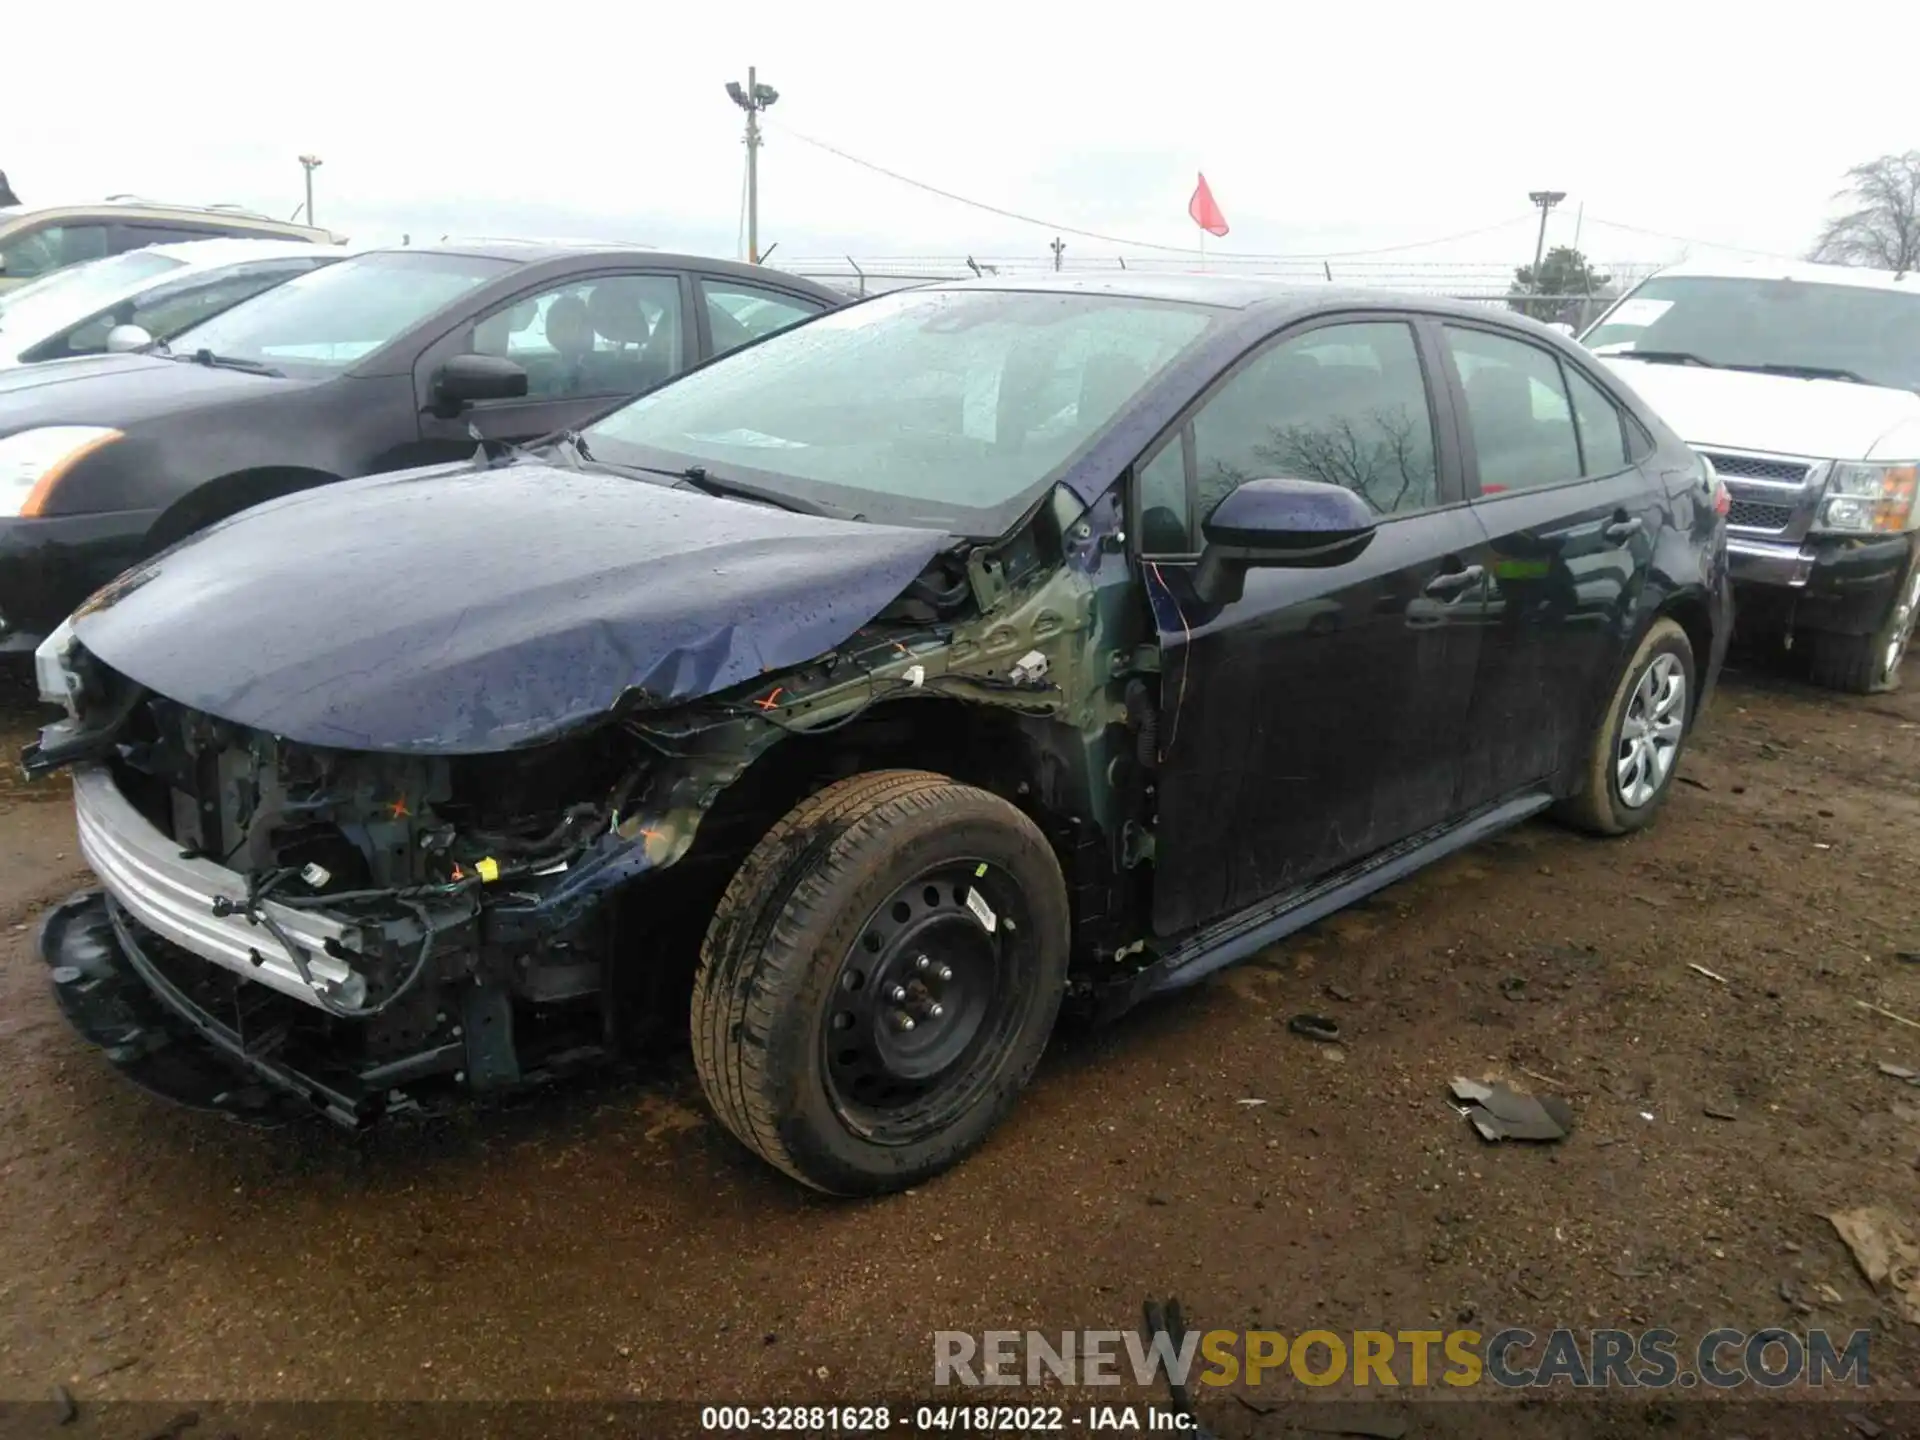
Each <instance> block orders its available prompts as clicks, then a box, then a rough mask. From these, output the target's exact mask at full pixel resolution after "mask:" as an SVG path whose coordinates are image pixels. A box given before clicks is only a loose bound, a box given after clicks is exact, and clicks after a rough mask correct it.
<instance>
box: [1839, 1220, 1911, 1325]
mask: <svg viewBox="0 0 1920 1440" xmlns="http://www.w3.org/2000/svg"><path fill="white" fill-rule="evenodd" d="M1827 1223H1829V1224H1830V1225H1832V1226H1833V1228H1834V1229H1835V1230H1837V1231H1838V1232H1839V1234H1840V1238H1841V1239H1842V1240H1844V1241H1846V1242H1847V1249H1849V1250H1851V1251H1852V1252H1853V1263H1854V1264H1855V1265H1858V1266H1859V1267H1860V1273H1861V1274H1862V1275H1864V1276H1865V1277H1866V1279H1867V1283H1868V1284H1869V1285H1871V1286H1872V1287H1873V1288H1874V1291H1875V1293H1876V1294H1880V1295H1884V1296H1885V1297H1886V1298H1887V1299H1889V1300H1890V1301H1892V1302H1893V1308H1894V1311H1895V1313H1897V1314H1898V1315H1899V1316H1900V1318H1901V1319H1902V1320H1905V1321H1906V1322H1907V1323H1908V1324H1911V1325H1920V1240H1917V1239H1916V1238H1915V1237H1914V1232H1913V1229H1912V1227H1911V1226H1910V1225H1909V1224H1908V1222H1907V1221H1905V1220H1902V1219H1901V1218H1900V1217H1899V1216H1897V1215H1895V1214H1894V1213H1893V1212H1892V1211H1891V1210H1888V1209H1886V1208H1885V1207H1883V1206H1879V1205H1862V1206H1859V1207H1858V1208H1856V1209H1853V1210H1843V1211H1840V1212H1839V1213H1837V1214H1833V1215H1829V1216H1827Z"/></svg>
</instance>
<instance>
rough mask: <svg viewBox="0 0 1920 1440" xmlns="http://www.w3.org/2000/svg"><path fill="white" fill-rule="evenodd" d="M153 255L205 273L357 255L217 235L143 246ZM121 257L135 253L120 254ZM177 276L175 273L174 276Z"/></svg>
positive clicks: (322, 247)
mask: <svg viewBox="0 0 1920 1440" xmlns="http://www.w3.org/2000/svg"><path fill="white" fill-rule="evenodd" d="M141 249H144V250H151V251H152V252H153V253H154V254H155V255H164V256H166V257H167V258H168V259H169V260H178V261H179V262H180V263H181V264H183V265H187V266H191V267H192V268H194V269H204V268H206V267H208V266H213V265H239V264H243V263H244V262H246V261H248V260H304V259H306V258H308V257H309V256H311V255H312V254H313V253H314V252H315V251H316V250H319V251H322V252H325V251H332V250H339V251H340V255H341V257H342V258H344V257H345V256H347V255H353V254H358V253H359V252H358V251H357V250H353V249H349V248H347V247H345V246H333V245H315V244H314V243H313V242H312V241H311V240H273V239H268V238H267V237H265V236H261V237H258V238H255V237H253V236H248V235H217V236H214V237H212V238H210V239H206V240H170V241H168V242H167V243H166V244H164V245H144V246H142V247H141ZM121 253H123V254H128V253H134V254H137V253H138V252H137V251H133V252H128V251H123V252H121ZM176 273H177V272H176Z"/></svg>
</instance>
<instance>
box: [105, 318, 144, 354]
mask: <svg viewBox="0 0 1920 1440" xmlns="http://www.w3.org/2000/svg"><path fill="white" fill-rule="evenodd" d="M152 343H153V336H151V335H149V334H148V333H147V332H146V331H145V330H143V329H142V328H141V327H140V326H138V325H116V326H114V327H113V328H112V329H111V330H109V331H107V353H108V354H109V355H130V354H132V353H133V352H134V351H135V350H144V349H146V348H147V346H149V345H151V344H152Z"/></svg>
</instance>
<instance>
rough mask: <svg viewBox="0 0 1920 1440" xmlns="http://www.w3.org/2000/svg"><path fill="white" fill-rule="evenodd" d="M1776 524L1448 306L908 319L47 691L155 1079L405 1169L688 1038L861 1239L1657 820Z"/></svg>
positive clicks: (1513, 338) (1058, 305) (693, 381)
mask: <svg viewBox="0 0 1920 1440" xmlns="http://www.w3.org/2000/svg"><path fill="white" fill-rule="evenodd" d="M1726 510H1727V497H1726V493H1725V491H1724V489H1723V487H1722V486H1721V485H1720V483H1719V481H1718V479H1717V477H1716V476H1715V474H1714V473H1713V470H1712V468H1711V466H1710V465H1709V464H1708V463H1707V462H1705V461H1704V460H1702V459H1701V458H1700V457H1698V456H1696V455H1695V454H1694V453H1693V452H1692V451H1690V450H1689V449H1688V448H1687V447H1686V446H1685V445H1684V444H1682V443H1681V442H1680V441H1679V440H1678V439H1677V438H1676V437H1675V436H1674V435H1673V433H1672V432H1671V431H1670V430H1669V429H1667V427H1666V426H1664V425H1663V424H1662V423H1661V422H1660V421H1659V419H1658V418H1657V417H1656V416H1654V415H1653V414H1652V413H1651V412H1649V411H1648V410H1647V409H1646V407H1645V406H1644V405H1643V404H1642V403H1641V402H1640V401H1639V400H1638V399H1637V398H1636V397H1635V396H1634V395H1633V394H1632V393H1631V392H1629V391H1628V390H1626V389H1625V388H1623V386H1622V384H1621V382H1620V381H1619V380H1618V379H1617V378H1615V377H1613V376H1612V375H1610V374H1609V373H1608V372H1607V371H1606V370H1605V369H1603V368H1601V367H1599V366H1597V365H1595V364H1594V363H1593V362H1592V361H1591V359H1590V358H1589V357H1588V356H1586V355H1585V353H1584V352H1582V351H1581V350H1579V349H1578V348H1577V347H1576V346H1573V345H1571V344H1569V343H1567V342H1565V341H1563V340H1562V339H1561V338H1560V337H1558V336H1557V335H1555V334H1553V333H1551V332H1549V331H1547V330H1546V329H1544V328H1543V327H1540V326H1537V325H1534V324H1532V323H1531V322H1528V321H1525V320H1523V319H1520V318H1518V317H1515V316H1511V315H1506V314H1496V313H1492V312H1488V311H1484V310H1480V309H1471V308H1467V307H1464V306H1458V305H1452V304H1449V303H1446V302H1443V301H1439V300H1434V299H1430V298H1424V297H1418V298H1416V297H1398V296H1392V295H1386V294H1381V293H1377V292H1342V291H1338V290H1334V289H1331V288H1318V287H1316V288H1314V289H1311V290H1305V289H1287V288H1282V287H1278V286H1274V285H1271V284H1268V283H1265V282H1259V281H1250V280H1240V279H1225V278H1210V277H1191V276H1182V277H1174V276H1161V277H1155V276H1142V275H1137V274H1136V275H1126V276H1119V277H1113V278H1110V279H1101V280H1097V281H1096V280H1086V281H1074V280H1070V279H1054V280H1051V281H1046V282H1034V283H1025V282H1010V281H989V282H970V283H966V284H958V285H952V286H945V287H935V288H928V289H922V290H916V291H910V292H904V293H899V294H894V295H889V296H885V297H882V298H879V299H876V300H873V301H871V302H868V303H865V304H862V305H858V306H854V307H850V308H848V309H846V310H844V311H840V312H836V313H832V314H828V315H826V316H823V317H821V318H819V319H817V320H814V321H812V322H810V323H808V324H806V325H803V326H800V327H797V328H795V329H792V330H789V331H786V332H783V333H779V334H776V335H773V336H770V337H768V338H766V339H764V340H762V341H760V342H758V343H755V344H753V345H750V346H748V347H745V348H743V349H740V350H737V351H735V352H733V353H731V354H729V355H726V356H724V357H722V358H720V359H717V360H714V361H712V362H710V363H708V364H706V365H704V366H701V367H699V368H698V369H696V370H694V371H692V372H690V373H688V374H686V375H684V376H683V377H681V378H679V379H677V380H675V381H673V382H671V383H669V384H667V385H666V386H664V387H663V388H661V389H659V390H657V391H655V392H653V393H651V394H649V395H647V396H645V397H644V398H642V399H640V400H638V401H635V402H633V403H631V404H629V405H626V406H625V407H623V408H621V409H618V410H615V411H613V412H611V413H610V414H607V415H605V416H604V417H603V418H602V419H600V420H599V421H598V422H597V423H594V424H592V425H590V426H588V427H586V428H585V429H584V430H582V431H580V432H578V433H572V432H569V433H566V434H563V435H558V436H554V437H551V438H550V439H549V440H548V441H547V442H545V443H541V444H536V445H534V446H530V447H527V448H526V449H501V448H499V447H492V448H488V447H483V448H482V450H481V452H480V453H478V454H476V455H475V456H474V458H473V459H472V460H471V461H470V462H466V463H461V464H456V465H441V466H436V467H434V468H431V469H424V470H414V471H409V472H403V473H399V474H391V475H383V476H375V477H370V478H367V479H363V480H358V481H351V482H347V483H345V484H339V485H332V486H328V487H326V488H325V489H324V490H316V491H312V492H307V493H299V494H294V495H291V496H287V497H285V498H282V499H279V500H275V501H272V502H270V503H268V504H265V505H262V506H260V507H259V508H257V509H254V510H251V511H248V512H245V513H243V514H241V515H239V516H236V517H234V518H232V519H229V520H226V521H224V522H222V523H220V524H217V525H215V526H213V527H212V528H210V529H208V530H206V531H204V532H202V533H201V534H199V535H196V536H194V537H192V538H191V539H188V540H186V541H183V542H182V543H180V544H178V545H176V546H175V547H174V548H172V549H171V550H169V551H167V552H165V553H163V554H161V555H160V556H158V557H157V558H155V559H153V560H152V561H150V562H149V563H147V564H145V565H143V566H141V567H140V568H138V569H136V570H133V571H130V572H128V573H127V574H125V575H123V576H121V577H119V578H118V579H117V580H115V581H114V582H113V583H111V584H110V585H108V586H107V587H106V588H105V589H103V590H102V591H100V592H99V593H97V594H96V595H94V596H93V597H92V598H91V599H90V600H88V601H87V603H86V604H85V605H84V606H82V607H81V609H80V610H79V611H78V612H76V613H75V614H74V615H73V616H72V617H71V619H70V620H69V621H68V622H67V623H66V624H64V625H62V626H61V627H60V628H59V630H58V631H57V632H56V633H55V634H53V635H52V636H50V637H49V638H48V640H47V642H46V643H45V644H44V645H43V646H42V647H41V650H40V652H39V654H38V657H37V665H38V670H39V676H40V686H41V689H42V693H43V694H44V695H45V696H46V697H47V698H48V699H50V700H52V701H54V702H56V703H58V704H60V705H62V706H64V707H65V710H66V717H65V718H64V719H62V720H60V721H59V722H58V723H55V724H52V725H50V726H49V727H48V728H47V729H46V730H45V731H44V732H43V733H42V735H41V737H40V739H39V742H38V743H37V744H36V745H35V746H33V747H32V748H31V749H30V750H29V751H28V753H27V757H26V763H27V765H28V768H29V769H30V770H31V771H34V772H36V773H44V772H47V771H50V770H53V769H56V768H60V767H69V768H70V769H71V771H72V778H73V788H74V797H75V805H76V809H77V813H78V823H79V831H80V838H81V844H82V846H83V848H84V851H85V855H86V858H87V860H88V862H89V863H90V865H91V866H92V868H93V870H94V872H95V874H96V875H97V876H98V878H99V882H100V888H99V889H97V890H94V891H90V892H87V893H84V894H81V895H78V896H75V897H74V898H73V899H72V900H70V901H68V902H66V903H65V904H63V905H61V906H59V907H57V908H55V909H54V910H53V911H51V912H50V913H49V914H48V915H47V916H46V918H45V920H44V922H43V925H42V929H41V949H42V953H43V954H44V956H45V959H46V961H47V963H48V965H49V966H50V967H51V974H52V980H53V987H54V991H55V994H56V995H57V997H58V999H59V1002H60V1005H61V1007H62V1009H63V1010H64V1012H65V1013H66V1015H67V1016H68V1018H69V1019H70V1020H71V1022H72V1023H73V1024H74V1025H75V1026H76V1028H77V1029H78V1030H79V1031H80V1032H81V1033H82V1034H83V1035H85V1036H86V1037H87V1038H89V1039H90V1040H92V1041H94V1042H95V1043H96V1044H98V1045H99V1046H100V1047H101V1048H102V1049H104V1051H105V1052H106V1054H107V1056H108V1057H109V1058H110V1059H111V1060H112V1061H113V1062H114V1063H115V1064H116V1065H118V1066H119V1067H120V1068H121V1069H122V1070H124V1071H125V1072H126V1073H127V1074H128V1075H129V1076H130V1077H131V1078H133V1079H134V1080H135V1081H137V1082H139V1083H141V1084H143V1085H145V1086H147V1087H148V1088H150V1089H152V1090H155V1091H158V1092H160V1093H162V1094H165V1095H168V1096H171V1097H173V1098H175V1099H179V1100H183V1101H186V1102H188V1103H192V1104H197V1105H203V1106H208V1107H212V1108H216V1109H221V1110H225V1111H229V1112H232V1113H236V1114H241V1115H255V1114H267V1113H274V1112H276V1111H277V1110H279V1109H280V1108H282V1107H283V1106H285V1105H286V1104H288V1103H295V1104H298V1105H300V1106H304V1107H308V1108H311V1109H313V1110H317V1111H319V1112H321V1113H323V1114H325V1115H327V1116H329V1117H331V1118H333V1119H334V1120H337V1121H339V1122H341V1123H343V1124H346V1125H350V1126H358V1125H362V1124H365V1123H368V1122H370V1121H372V1120H375V1119H377V1118H378V1117H380V1116H381V1115H383V1114H387V1113H393V1112H406V1111H418V1110H421V1109H432V1108H436V1107H438V1106H440V1105H443V1104H445V1103H447V1102H449V1101H451V1100H456V1099H458V1098H459V1097H461V1096H463V1095H468V1094H473V1093H480V1094H486V1093H498V1092H502V1091H507V1090H511V1089H514V1088H517V1087H522V1086H526V1085H529V1084H532V1083H536V1082H539V1081H542V1080H547V1079H551V1078H553V1077H555V1076H559V1075H563V1074H566V1073H568V1072H570V1071H576V1070H578V1069H580V1068H582V1067H585V1066H591V1065H598V1064H604V1063H605V1062H607V1061H609V1060H615V1059H618V1058H619V1057H621V1056H623V1055H633V1054H636V1053H643V1052H645V1051H647V1050H649V1049H650V1048H658V1047H663V1046H669V1047H670V1046H672V1045H674V1044H676V1043H683V1042H684V1040H685V1038H686V1037H688V1036H689V1035H690V1038H691V1046H692V1052H693V1057H694V1061H695V1065H696V1067H697V1069H698V1072H699V1076H700V1079H701V1082H702V1084H703V1086H704V1088H705V1091H706V1094H707V1096H708V1098H709V1100H710V1102H711V1104H712V1107H713V1109H714V1111H715V1113H716V1114H717V1115H718V1117H719V1118H720V1120H721V1121H722V1122H723V1123H724V1124H725V1125H726V1127H727V1128H728V1129H729V1130H730V1131H731V1132H732V1133H733V1134H734V1135H735V1136H737V1137H738V1138H739V1139H740V1141H741V1142H743V1143H744V1144H745V1145H746V1146H747V1147H748V1148H750V1149H751V1150H753V1151H755V1152H757V1153H758V1154H759V1155H760V1156H762V1157H764V1158H765V1159H766V1160H767V1161H769V1162H771V1163H772V1164H773V1165H775V1166H778V1167H779V1168H780V1169H782V1170H784V1171H785V1172H787V1173H788V1174H789V1175H791V1176H793V1177H795V1178H796V1179H798V1180H800V1181H802V1182H804V1183H806V1184H808V1185H811V1186H814V1187H816V1188H818V1189H820V1190H824V1191H828V1192H831V1193H836V1194H870V1193H875V1192H880V1191H885V1190H890V1189H896V1188H900V1187H904V1186H908V1185H912V1184H914V1183H916V1182H918V1181H920V1180H922V1179H924V1178H926V1177H927V1176H929V1175H931V1174H934V1173H936V1172H938V1171H940V1170H941V1169H943V1168H945V1167H946V1166H948V1165H950V1164H952V1163H954V1162H955V1161H956V1160H957V1159H959V1158H960V1157H961V1156H963V1155H965V1154H966V1153H967V1152H969V1151H970V1150H972V1149H973V1148H974V1147H976V1146H977V1145H979V1144H980V1143H981V1142H982V1140H983V1139H984V1138H985V1137H986V1136H987V1134H988V1133H989V1131H990V1130H991V1129H992V1128H993V1126H994V1125H995V1124H996V1123H997V1122H998V1121H999V1120H1000V1119H1001V1117H1002V1116H1004V1115H1005V1114H1006V1112H1007V1110H1008V1109H1009V1108H1010V1106H1011V1105H1012V1104H1013V1103H1014V1100H1015V1097H1016V1096H1017V1094H1018V1092H1019V1091H1020V1089H1021V1088H1022V1086H1023V1085H1024V1084H1025V1083H1026V1082H1027V1080H1028V1078H1029V1077H1030V1076H1031V1075H1032V1073H1033V1070H1034V1067H1035V1065H1036V1064H1037V1063H1038V1061H1039V1059H1040V1056H1041V1053H1042V1051H1043V1050H1044V1048H1045V1047H1046V1044H1047V1041H1048V1038H1049V1035H1050V1034H1051V1032H1052V1031H1053V1029H1054V1026H1055V1023H1056V1020H1057V1019H1058V1018H1059V1016H1060V1015H1061V1013H1062V1011H1063V1009H1071V1010H1074V1011H1079V1012H1084V1013H1087V1014H1090V1015H1095V1016H1099V1015H1110V1014H1112V1013H1115V1012H1117V1011H1119V1010H1122V1009H1125V1008H1126V1007H1128V1006H1129V1005H1132V1004H1134V1003H1135V1002H1137V1001H1139V1000H1141V999H1143V998H1145V997H1147V996H1149V995H1151V994H1153V993H1155V992H1157V991H1162V990H1167V989H1171V988H1174V987H1176V986H1180V985H1184V984H1189V983H1191V982H1193V981H1194V980H1197V979H1199V978H1200V977H1202V976H1204V975H1207V974H1209V973H1210V972H1212V971H1214V970H1216V969H1218V968H1219V967H1221V966H1223V965H1226V964H1229V963H1232V962H1233V961H1236V960H1239V959H1242V958H1245V957H1247V956H1250V955H1252V954H1254V953H1255V952H1256V951H1258V950H1260V949H1261V948H1262V947H1264V946H1266V945H1269V944H1271V943H1272V942H1273V941H1275V940H1277V939H1279V938H1281V937H1282V936H1285V935H1286V934H1288V933H1290V932H1291V931H1294V930H1297V929H1299V928H1300V927H1301V926H1304V925H1307V924H1310V923H1311V922H1313V921H1314V920H1316V919H1318V918H1320V917H1322V916H1324V915H1326V914H1328V913H1329V912H1331V911H1333V910H1335V909H1337V908H1338V907H1340V906H1342V905H1345V904H1347V903H1349V902H1351V901H1353V900H1355V899H1358V898H1360V897H1361V896H1364V895H1366V894H1367V893H1369V892H1371V891H1374V890H1377V889H1379V888H1380V887H1382V886H1384V885H1387V884H1389V883H1391V882H1392V881H1394V880H1396V879H1398V878H1400V877H1402V876H1405V875H1406V874H1408V873H1409V872H1411V871H1413V870H1414V869H1416V868H1418V867H1420V866H1422V865H1425V864H1427V863H1429V862H1431V861H1433V860H1435V859H1437V858H1439V857H1441V856H1443V855H1446V854H1448V853H1449V852H1452V851H1454V850H1457V849H1459V848H1461V847H1462V846H1465V845H1468V844H1471V843H1473V842H1474V841H1476V840H1479V839H1482V838H1484V837H1486V836H1488V835H1490V834H1492V833H1494V832H1495V831H1497V830H1499V829H1501V828H1503V827H1505V826H1509V825H1512V824H1515V823H1517V822H1519V821H1521V820H1523V819H1525V818H1527V817H1529V816H1532V815H1535V814H1538V813H1540V812H1542V811H1547V810H1552V811H1554V812H1555V813H1557V814H1558V815H1560V816H1561V817H1563V818H1565V819H1567V820H1568V821H1570V822H1571V823H1573V824H1575V825H1578V826H1580V827H1582V828H1584V829H1587V830H1589V831H1591V832H1594V833H1597V834H1603V835H1617V834H1620V833H1623V832H1627V831H1632V830H1636V829H1638V828H1640V827H1641V826H1644V825H1646V824H1647V823H1648V822H1649V821H1650V820H1651V819H1652V818H1653V816H1654V815H1655V813H1656V812H1657V811H1658V810H1659V808H1660V806H1661V804H1662V802H1663V801H1664V799H1665V798H1666V796H1667V793H1668V791H1669V789H1670V788H1671V785H1672V783H1673V777H1674V773H1675V766H1676V763H1677V761H1678V759H1679V756H1680V753H1681V751H1682V748H1683V746H1684V744H1685V742H1686V737H1687V734H1688V731H1689V728H1690V727H1691V725H1692V724H1693V722H1694V720H1695V718H1696V717H1697V716H1698V714H1699V712H1700V709H1701V706H1702V705H1703V704H1704V702H1705V700H1706V698H1707V695H1708V693H1709V692H1710V690H1711V688H1712V686H1713V684H1714V680H1715V676H1716V674H1717V672H1718V670H1719V666H1720V663H1721V659H1722V656H1723V654H1724V651H1725V647H1726V642H1727V637H1728V633H1729V624H1730V615H1729V608H1728V606H1729V602H1728V586H1727V565H1726V555H1725V515H1726Z"/></svg>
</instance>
